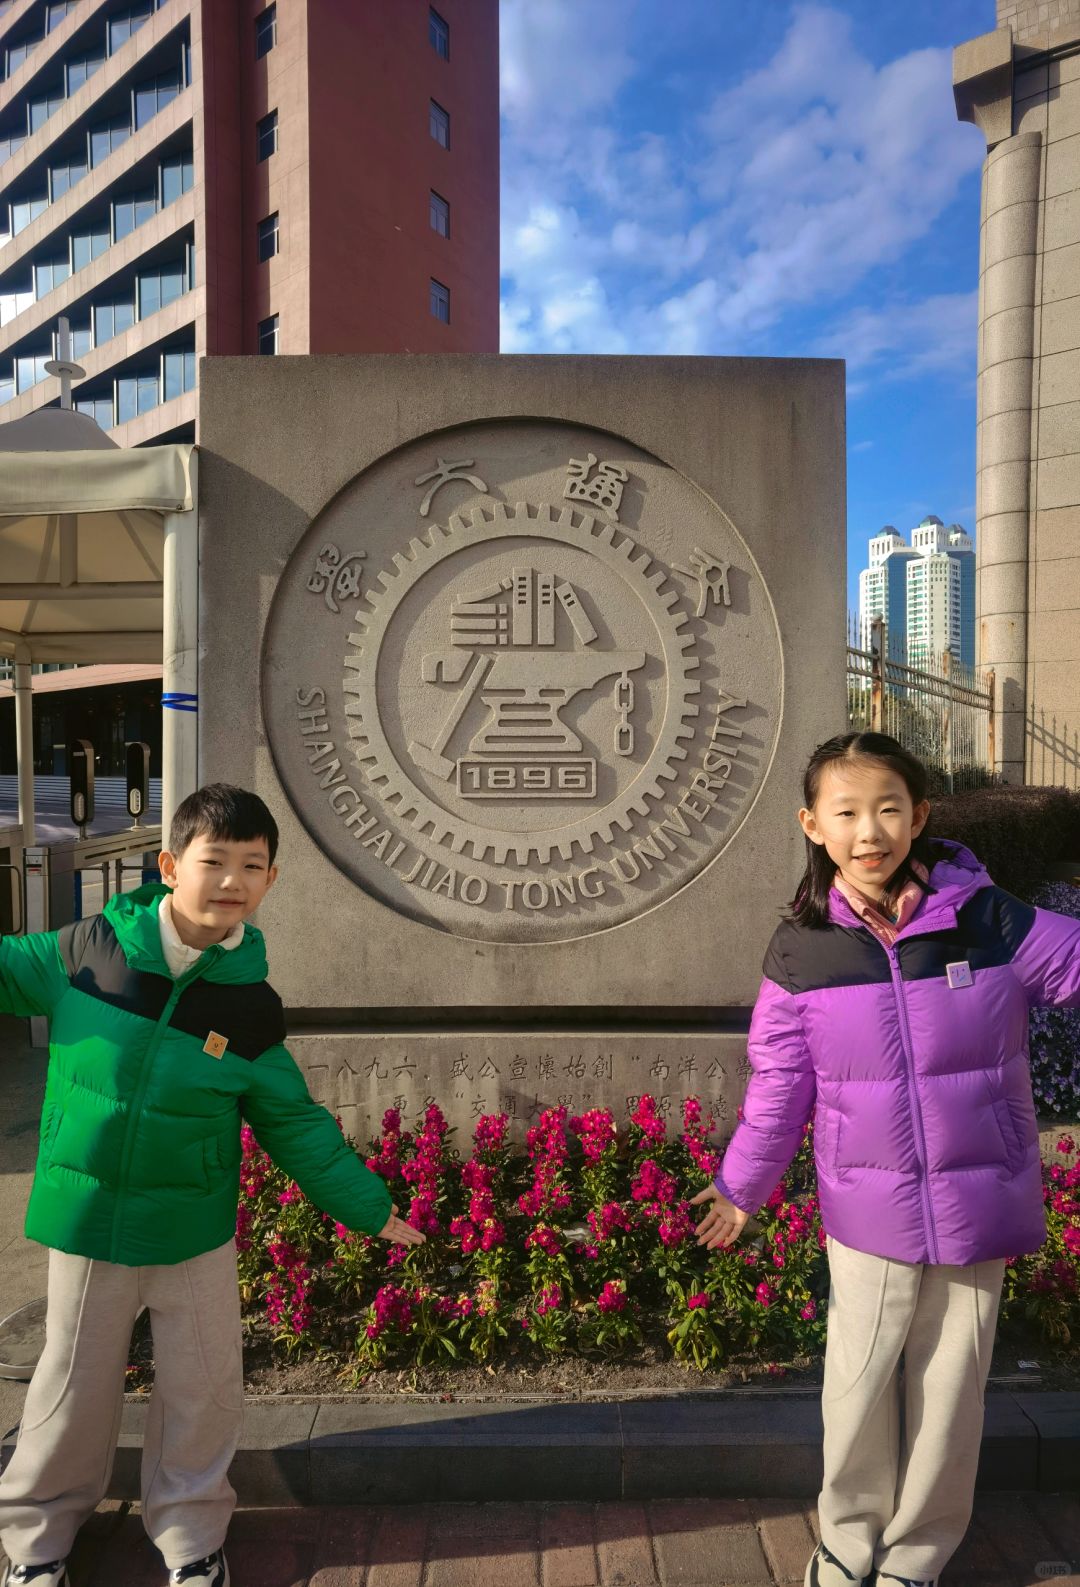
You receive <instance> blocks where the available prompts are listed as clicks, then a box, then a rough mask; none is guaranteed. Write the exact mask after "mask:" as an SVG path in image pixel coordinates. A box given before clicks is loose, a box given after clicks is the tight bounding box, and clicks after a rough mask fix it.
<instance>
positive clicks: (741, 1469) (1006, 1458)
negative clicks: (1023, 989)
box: [3, 1391, 1080, 1508]
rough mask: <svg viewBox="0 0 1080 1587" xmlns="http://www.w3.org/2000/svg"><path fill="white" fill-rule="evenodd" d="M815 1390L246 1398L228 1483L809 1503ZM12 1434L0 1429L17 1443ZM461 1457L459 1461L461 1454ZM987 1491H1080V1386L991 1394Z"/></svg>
mask: <svg viewBox="0 0 1080 1587" xmlns="http://www.w3.org/2000/svg"><path fill="white" fill-rule="evenodd" d="M146 1414H147V1401H146V1399H145V1398H142V1397H137V1396H129V1397H128V1399H127V1402H126V1404H125V1407H124V1416H123V1422H122V1424H121V1431H120V1440H119V1447H118V1451H117V1457H116V1464H115V1467H114V1470H113V1480H112V1486H111V1487H110V1490H109V1498H110V1499H114V1500H131V1499H137V1498H138V1494H139V1461H140V1458H141V1453H142V1438H143V1429H144V1426H145V1420H146ZM822 1432H823V1430H822V1421H821V1406H820V1403H819V1402H818V1401H817V1400H812V1401H811V1400H791V1401H783V1400H779V1401H778V1400H775V1399H769V1400H747V1399H742V1398H740V1399H738V1400H732V1401H726V1402H725V1401H724V1400H722V1399H719V1398H718V1399H714V1400H709V1401H701V1400H687V1401H682V1402H672V1401H671V1400H669V1399H665V1400H653V1401H649V1400H635V1401H631V1402H618V1401H616V1402H608V1403H602V1404H598V1403H589V1402H580V1401H574V1402H561V1403H547V1404H542V1405H537V1404H529V1405H520V1404H513V1403H510V1404H506V1403H492V1402H481V1403H477V1402H472V1403H470V1402H468V1401H458V1402H453V1403H449V1404H446V1403H442V1402H433V1403H420V1404H416V1403H404V1404H387V1403H381V1404H379V1403H375V1404H373V1403H360V1404H355V1403H349V1402H347V1401H346V1402H344V1403H343V1402H341V1401H322V1400H318V1399H308V1400H300V1399H297V1400H290V1401H287V1402H285V1401H281V1400H274V1399H268V1398H265V1397H261V1396H249V1397H248V1399H247V1400H246V1402H245V1412H244V1432H243V1437H242V1439H241V1443H240V1447H239V1449H238V1450H237V1453H236V1457H235V1459H234V1461H233V1464H232V1467H231V1468H230V1474H229V1475H230V1481H231V1482H232V1484H233V1486H234V1487H235V1489H236V1491H237V1495H238V1499H239V1503H240V1504H241V1505H242V1506H245V1507H255V1508H258V1507H272V1506H297V1505H312V1504H317V1505H353V1504H367V1505H370V1504H381V1505H392V1504H407V1503H411V1502H414V1501H415V1500H416V1498H417V1496H418V1495H423V1497H424V1499H425V1500H426V1501H427V1502H429V1503H432V1502H436V1503H437V1502H443V1503H447V1502H468V1501H485V1500H486V1501H489V1502H490V1501H493V1500H502V1501H504V1502H506V1501H511V1502H512V1501H522V1500H540V1501H560V1500H561V1501H566V1500H578V1501H583V1502H593V1503H596V1502H601V1501H611V1500H623V1501H626V1502H628V1503H635V1502H636V1503H641V1502H643V1501H646V1500H654V1499H705V1498H708V1499H730V1498H740V1499H755V1498H761V1499H806V1500H813V1499H815V1498H816V1497H817V1494H818V1492H819V1490H820V1487H821V1478H822V1457H821V1444H822ZM13 1447H14V1437H13V1436H12V1435H11V1434H9V1435H8V1437H7V1438H5V1439H4V1441H3V1454H4V1455H9V1454H10V1452H11V1449H12V1448H13ZM448 1457H449V1458H448ZM977 1488H978V1490H979V1491H981V1492H1004V1491H1011V1492H1014V1493H1016V1492H1028V1493H1075V1492H1077V1490H1078V1489H1080V1392H1071V1391H1070V1392H1060V1393H1051V1392H1047V1393H1030V1394H1029V1393H1024V1394H1008V1393H1002V1394H993V1395H990V1396H988V1397H987V1401H986V1421H985V1425H984V1431H983V1441H982V1450H981V1454H980V1459H979V1469H978V1478H977Z"/></svg>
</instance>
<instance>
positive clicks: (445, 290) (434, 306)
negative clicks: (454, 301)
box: [430, 281, 450, 325]
mask: <svg viewBox="0 0 1080 1587" xmlns="http://www.w3.org/2000/svg"><path fill="white" fill-rule="evenodd" d="M430 301H431V312H432V314H434V316H435V318H436V319H437V320H442V322H443V324H444V325H449V324H450V288H449V287H444V286H443V284H442V282H441V281H432V283H431V300H430Z"/></svg>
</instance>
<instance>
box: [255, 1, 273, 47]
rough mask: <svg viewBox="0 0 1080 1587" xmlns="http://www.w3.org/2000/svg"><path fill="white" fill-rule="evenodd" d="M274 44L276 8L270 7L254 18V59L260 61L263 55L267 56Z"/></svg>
mask: <svg viewBox="0 0 1080 1587" xmlns="http://www.w3.org/2000/svg"><path fill="white" fill-rule="evenodd" d="M276 43H277V6H276V5H272V6H267V8H266V10H265V11H260V12H259V15H258V16H257V17H256V18H255V59H256V60H257V61H260V60H262V58H263V56H264V55H269V53H270V51H271V50H272V49H273V47H274V45H275V44H276Z"/></svg>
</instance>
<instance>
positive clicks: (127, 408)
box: [116, 369, 161, 424]
mask: <svg viewBox="0 0 1080 1587" xmlns="http://www.w3.org/2000/svg"><path fill="white" fill-rule="evenodd" d="M160 401H161V380H160V377H159V375H158V372H157V370H156V369H155V370H146V371H145V372H143V373H142V374H137V375H121V376H120V377H119V379H118V380H117V382H116V422H117V424H126V423H127V422H128V420H129V419H134V418H137V417H138V415H139V414H140V413H149V412H150V410H151V408H156V407H157V405H158V403H159V402H160Z"/></svg>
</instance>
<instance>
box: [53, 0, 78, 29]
mask: <svg viewBox="0 0 1080 1587" xmlns="http://www.w3.org/2000/svg"><path fill="white" fill-rule="evenodd" d="M77 3H78V0H53V4H51V5H50V6H48V7H47V8H46V11H45V30H46V32H47V33H51V32H52V31H53V29H54V28H58V27H59V26H60V24H61V22H63V21H64V19H65V18H66V17H67V16H68V14H69V13H70V12H72V11H74V9H75V6H76V4H77Z"/></svg>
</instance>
